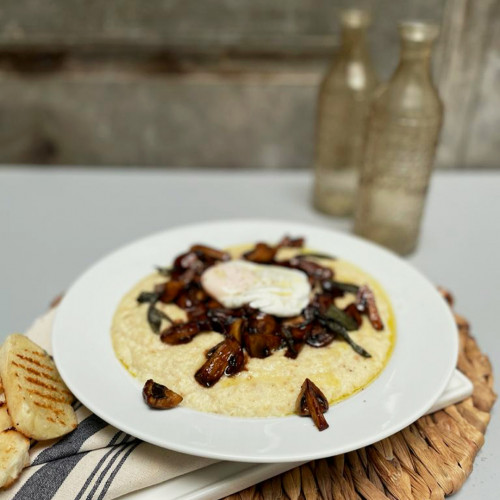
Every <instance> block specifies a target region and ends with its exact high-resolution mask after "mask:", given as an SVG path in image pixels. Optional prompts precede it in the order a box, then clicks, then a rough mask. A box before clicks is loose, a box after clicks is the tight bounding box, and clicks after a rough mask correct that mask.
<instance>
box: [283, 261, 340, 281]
mask: <svg viewBox="0 0 500 500" xmlns="http://www.w3.org/2000/svg"><path fill="white" fill-rule="evenodd" d="M284 264H285V265H288V266H289V267H291V268H293V269H299V270H300V271H303V272H305V273H306V274H307V276H308V278H309V279H310V280H311V281H313V282H316V281H322V280H329V279H332V278H333V271H332V270H331V269H329V268H328V267H324V266H321V265H319V264H317V263H316V262H312V261H310V260H305V259H299V258H297V257H293V258H292V259H290V260H289V261H288V262H286V263H284Z"/></svg>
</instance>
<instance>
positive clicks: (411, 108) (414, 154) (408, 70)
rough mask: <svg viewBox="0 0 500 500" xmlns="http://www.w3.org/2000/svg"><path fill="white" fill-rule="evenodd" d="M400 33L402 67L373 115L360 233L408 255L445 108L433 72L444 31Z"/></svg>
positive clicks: (408, 27)
mask: <svg viewBox="0 0 500 500" xmlns="http://www.w3.org/2000/svg"><path fill="white" fill-rule="evenodd" d="M399 31H400V35H401V42H402V45H401V59H400V62H399V65H398V67H397V69H396V71H395V73H394V75H393V76H392V78H391V80H390V81H389V82H388V84H387V85H386V86H385V87H384V88H383V89H381V91H380V92H377V96H376V97H375V99H374V100H373V105H372V108H371V112H370V118H369V122H368V133H367V142H366V149H365V157H364V162H363V169H362V172H361V178H360V187H359V193H358V200H357V205H356V212H355V222H354V232H355V233H357V234H359V235H361V236H365V237H367V238H369V239H371V240H373V241H375V242H377V243H380V244H382V245H385V246H386V247H389V248H391V249H392V250H394V251H396V252H398V253H400V254H407V253H410V252H411V251H412V250H414V248H415V247H416V244H417V241H418V235H419V230H420V221H421V217H422V212H423V208H424V202H425V198H426V193H427V187H428V184H429V178H430V174H431V170H432V166H433V160H434V154H435V150H436V145H437V140H438V136H439V132H440V129H441V122H442V116H443V106H442V103H441V100H440V98H439V95H438V93H437V90H436V88H435V87H434V85H433V83H432V78H431V69H430V62H431V52H432V45H433V42H434V40H435V39H436V38H437V36H438V33H439V28H438V27H437V26H434V25H429V24H425V23H420V22H404V23H400V26H399Z"/></svg>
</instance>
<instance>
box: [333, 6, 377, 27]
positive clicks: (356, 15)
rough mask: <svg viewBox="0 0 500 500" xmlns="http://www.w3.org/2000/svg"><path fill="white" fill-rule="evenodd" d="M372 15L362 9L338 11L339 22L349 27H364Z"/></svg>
mask: <svg viewBox="0 0 500 500" xmlns="http://www.w3.org/2000/svg"><path fill="white" fill-rule="evenodd" d="M371 20H372V16H371V14H370V12H369V11H368V10H364V9H342V10H341V11H340V22H341V23H342V25H343V26H348V27H350V28H364V27H366V26H368V25H369V24H370V23H371Z"/></svg>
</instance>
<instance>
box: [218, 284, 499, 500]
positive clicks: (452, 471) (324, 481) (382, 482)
mask: <svg viewBox="0 0 500 500" xmlns="http://www.w3.org/2000/svg"><path fill="white" fill-rule="evenodd" d="M443 294H444V295H445V298H446V299H447V300H448V302H449V303H450V306H452V305H453V300H452V298H451V296H450V295H449V294H448V293H446V292H443ZM455 320H456V323H457V325H458V330H459V336H460V351H459V357H458V364H457V368H458V369H459V370H460V371H462V372H463V373H464V374H465V375H467V377H469V379H470V380H471V381H472V382H473V384H474V393H473V395H472V396H471V397H470V398H468V399H466V400H465V401H463V402H461V403H458V404H455V405H452V406H449V407H447V408H445V409H444V410H440V411H438V412H436V413H433V414H432V415H428V416H425V417H422V418H420V419H419V420H417V421H416V422H415V423H413V424H412V425H410V426H409V427H406V428H405V429H403V430H402V431H400V432H398V433H397V434H394V435H393V436H391V437H389V438H386V439H383V440H382V441H379V442H378V443H375V444H372V445H370V446H367V447H366V448H362V449H360V450H357V451H353V452H350V453H346V454H344V455H338V456H336V457H331V458H326V459H322V460H315V461H313V462H309V463H307V464H305V465H302V466H301V467H297V468H295V469H292V470H290V471H288V472H285V473H284V474H281V475H279V476H276V477H273V478H271V479H268V480H267V481H264V482H262V483H259V484H257V485H255V486H252V487H250V488H247V489H245V490H243V491H240V492H239V493H236V494H234V495H231V496H229V497H226V500H229V499H230V500H240V499H242V500H279V499H290V500H296V499H301V500H302V499H304V500H312V499H314V500H316V499H318V500H319V499H324V500H361V499H367V500H387V499H391V500H393V499H397V500H425V499H432V500H439V499H441V498H444V497H445V496H446V495H451V494H452V493H454V492H455V491H457V490H459V489H460V488H461V486H462V485H463V484H464V482H465V480H466V479H467V477H468V476H469V474H470V473H471V472H472V465H473V463H474V459H475V457H476V455H477V452H478V451H479V449H480V448H481V446H482V445H483V443H484V433H485V431H486V427H487V426H488V422H489V420H490V410H491V408H492V406H493V404H494V402H495V399H496V394H495V393H494V391H493V373H492V367H491V364H490V361H489V359H488V357H487V356H486V355H484V354H483V353H482V352H481V351H480V350H479V347H478V345H477V344H476V341H475V340H474V338H473V337H472V336H471V334H470V328H469V324H468V322H467V321H466V320H465V319H464V318H463V317H461V316H459V315H457V314H455Z"/></svg>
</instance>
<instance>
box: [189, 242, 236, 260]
mask: <svg viewBox="0 0 500 500" xmlns="http://www.w3.org/2000/svg"><path fill="white" fill-rule="evenodd" d="M191 252H194V253H195V254H196V255H197V256H198V257H200V258H202V259H203V260H229V259H230V258H231V256H230V255H229V254H228V253H227V252H223V251H222V250H217V249H216V248H211V247H207V246H206V245H193V246H192V247H191Z"/></svg>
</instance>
